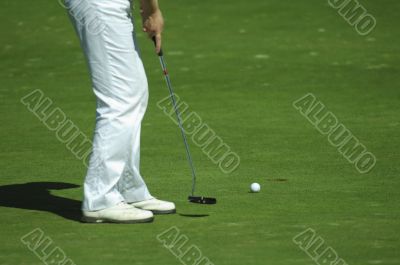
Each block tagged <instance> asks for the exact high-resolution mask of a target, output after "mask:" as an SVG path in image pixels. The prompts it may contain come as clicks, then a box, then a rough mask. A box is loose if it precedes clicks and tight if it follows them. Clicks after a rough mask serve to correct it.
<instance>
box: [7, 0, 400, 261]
mask: <svg viewBox="0 0 400 265" xmlns="http://www.w3.org/2000/svg"><path fill="white" fill-rule="evenodd" d="M360 3H362V4H363V5H364V6H365V7H366V8H367V10H368V11H369V12H370V13H371V14H373V15H374V16H375V18H376V19H377V27H376V29H375V30H374V31H373V32H372V34H370V35H369V36H366V37H362V36H359V35H358V34H357V32H356V31H355V30H354V29H353V28H352V27H351V26H350V25H348V24H347V23H346V22H345V21H344V19H343V18H342V17H340V16H339V15H338V14H337V12H336V11H335V10H333V9H332V8H331V7H329V6H328V4H327V1H317V0H309V1H305V0H301V1H281V0H271V1H261V0H258V1H248V2H246V1H239V0H234V1H229V2H224V1H222V2H221V1H210V0H203V1H193V0H190V1H188V0H185V1H184V0H177V1H161V7H162V9H163V11H164V16H165V18H166V30H165V34H164V49H165V52H166V60H167V63H168V66H169V70H170V74H171V77H172V81H173V84H174V86H175V89H176V92H177V94H178V95H179V96H180V97H181V98H182V99H183V100H184V101H186V102H187V103H189V105H190V107H191V109H192V110H193V111H195V112H197V113H198V114H199V115H200V116H201V117H202V119H203V120H204V121H205V122H206V123H207V124H208V125H209V126H210V127H211V128H213V129H214V130H215V131H216V132H217V134H218V135H219V136H220V137H221V138H222V139H223V140H224V141H225V142H226V143H227V144H228V145H229V146H230V147H231V148H232V150H233V151H235V152H237V153H238V154H239V156H240V158H241V164H240V167H239V168H238V170H236V171H234V172H233V173H231V174H229V175H226V174H223V173H222V172H221V171H220V170H219V168H218V167H217V166H215V165H214V164H213V163H211V161H210V160H209V159H208V158H207V157H206V156H205V155H204V154H203V153H202V152H201V150H200V149H199V148H197V147H195V146H194V145H193V144H192V151H193V156H194V161H195V165H196V167H197V169H198V175H199V185H198V190H199V193H202V194H204V195H210V196H216V197H217V198H218V200H219V203H218V204H217V205H215V206H201V205H192V204H189V203H187V202H186V201H185V198H186V196H187V194H188V191H189V190H190V173H189V170H188V168H187V164H186V161H185V156H184V150H183V146H182V143H181V139H180V135H179V132H178V128H177V127H176V126H175V125H174V124H173V123H172V122H171V121H170V120H169V119H168V118H167V117H166V116H165V115H164V114H163V113H162V111H161V110H159V109H158V107H157V106H156V103H157V101H159V100H160V99H162V98H164V97H165V96H166V95H167V90H166V88H165V85H164V81H163V79H162V75H161V71H160V69H159V65H158V60H157V58H156V56H155V55H154V54H153V47H152V45H151V42H149V41H147V40H146V38H145V36H144V35H143V34H139V39H140V43H141V50H142V53H143V58H144V63H145V67H146V71H147V75H148V79H149V85H150V102H149V107H148V111H147V114H146V117H145V120H144V122H143V131H142V157H141V170H142V173H143V175H144V176H145V177H146V182H147V183H148V186H149V187H150V190H151V192H152V193H153V194H154V195H156V196H158V197H160V198H165V199H169V200H173V201H174V202H176V204H177V207H178V212H179V213H180V214H182V215H179V214H176V215H169V216H157V217H156V219H155V222H154V223H152V224H148V225H87V224H81V223H79V222H77V221H76V220H71V219H68V218H64V217H62V216H60V215H59V214H56V213H57V212H59V213H60V212H64V211H65V209H63V206H65V205H63V204H57V203H55V202H57V201H58V200H55V199H54V198H53V199H52V198H51V197H50V196H44V197H45V198H43V196H42V195H40V194H39V193H37V192H34V191H33V190H32V191H31V190H23V191H21V189H20V190H19V192H17V190H15V192H13V193H12V194H11V195H10V194H8V193H7V194H8V195H5V194H6V193H5V191H7V188H6V187H4V186H5V185H12V184H23V183H29V182H64V183H71V184H77V185H81V184H82V181H83V177H84V175H85V167H84V166H83V164H82V163H81V161H79V160H77V159H75V158H74V156H73V155H72V154H71V153H70V152H69V151H68V150H67V149H66V148H65V146H64V145H63V144H61V143H60V142H59V141H58V140H57V139H56V138H55V135H54V133H53V132H50V131H48V130H47V128H46V127H45V126H44V125H43V124H41V123H40V121H39V120H38V119H37V118H36V117H35V116H34V115H33V114H32V113H30V112H29V111H28V110H27V108H26V107H25V106H23V105H22V104H21V103H20V98H21V97H23V96H24V95H26V94H27V93H29V92H30V91H33V90H35V89H41V90H42V91H43V92H44V93H45V95H46V96H48V97H50V98H51V99H52V100H53V101H54V104H55V106H58V107H60V108H61V109H62V110H63V111H64V112H65V113H66V114H67V115H68V116H69V118H71V120H73V121H74V122H75V123H76V124H77V125H78V126H79V128H81V130H82V131H83V132H84V133H85V134H87V135H91V133H92V130H93V126H94V115H95V113H94V108H95V102H94V96H93V94H92V92H91V89H90V82H89V79H88V76H87V70H86V66H85V62H84V59H83V55H82V53H81V50H80V47H79V45H78V42H77V38H76V36H75V34H74V32H73V29H72V27H71V25H70V23H69V21H68V18H67V16H66V14H65V11H64V10H63V9H62V8H61V7H60V6H59V4H58V3H57V1H44V0H35V1H34V2H31V3H28V4H27V3H25V2H24V1H21V0H14V1H10V0H3V1H2V2H1V3H0V16H1V17H2V23H1V24H0V29H1V33H2V36H1V39H2V41H1V43H0V84H1V85H0V101H1V104H0V111H1V115H0V124H1V130H0V139H1V142H0V168H1V171H0V185H1V187H0V190H1V193H0V207H1V208H0V209H1V212H0V213H1V218H0V226H1V234H0V238H1V246H0V264H3V265H5V264H13V265H23V264H30V265H34V264H43V263H42V262H41V261H40V260H39V259H38V258H37V257H36V256H35V255H34V254H33V253H32V252H30V251H29V250H28V248H27V247H26V246H24V245H23V244H22V243H21V242H20V238H21V236H23V235H24V234H26V233H28V232H30V231H31V230H33V229H34V228H37V227H39V228H41V229H42V230H43V231H44V232H45V234H46V235H47V236H49V237H51V238H52V239H53V240H54V242H55V245H56V246H59V247H60V248H62V249H63V250H64V251H65V253H66V254H67V256H68V257H69V258H71V259H72V260H73V261H74V262H75V263H76V264H77V265H82V264H84V265H94V264H96V265H99V264H107V265H108V264H116V265H122V264H146V265H152V264H163V265H170V264H179V263H180V262H179V260H178V259H177V258H175V257H174V256H173V255H172V254H171V253H170V252H169V251H168V250H167V249H166V248H164V247H163V246H162V244H161V243H160V242H158V241H157V239H156V236H157V235H158V234H159V233H161V232H163V231H164V230H166V229H167V228H170V227H171V226H177V227H178V228H179V229H180V231H181V233H182V234H184V235H186V236H187V237H188V238H189V243H190V244H194V245H196V246H198V247H199V248H200V249H201V251H202V253H203V254H204V255H205V256H207V257H208V258H209V259H210V260H211V261H212V262H213V263H214V264H215V265H224V264H225V265H236V264H252V265H256V264H257V265H258V264H260V265H261V264H274V265H292V264H293V265H295V264H296V265H297V264H299V265H300V264H313V261H312V260H311V259H310V258H309V257H308V256H307V255H306V254H305V253H304V252H302V251H301V250H300V249H299V248H298V246H296V245H295V244H294V243H293V242H292V238H293V237H294V236H295V235H296V234H298V233H300V232H302V231H303V230H305V229H306V228H309V227H310V228H312V229H315V230H316V231H317V234H318V235H319V236H321V237H322V238H323V239H324V240H325V242H326V245H327V246H331V247H332V248H334V249H335V250H336V252H337V253H338V255H339V256H340V257H341V258H343V259H344V260H345V261H346V262H347V263H348V264H349V265H364V264H399V263H400V255H399V252H398V249H399V247H400V239H399V236H398V235H399V234H400V222H399V220H400V215H399V203H400V195H399V193H400V192H399V190H400V185H399V179H398V177H399V174H400V166H399V160H400V154H399V149H400V141H399V140H400V139H399V138H400V137H399V131H400V112H399V105H400V86H399V82H400V76H399V74H398V73H399V70H400V69H399V59H400V48H399V45H398V43H399V41H400V37H399V35H398V34H397V32H398V29H397V27H398V24H399V22H400V19H399V16H398V10H399V8H400V2H398V1H395V0H382V1H372V0H362V1H360ZM179 52H181V53H183V54H181V55H179V54H180V53H179ZM169 53H170V54H169ZM260 54H261V55H268V57H267V58H256V55H260ZM306 93H313V94H315V95H316V96H317V97H318V99H319V100H321V101H322V102H323V103H324V104H325V105H326V106H327V107H328V109H329V110H330V111H332V112H333V113H334V114H335V115H336V116H337V117H338V119H339V120H340V122H342V123H344V124H345V125H346V127H347V128H348V129H350V131H351V132H352V133H353V134H354V135H355V136H356V137H357V138H358V139H360V141H361V142H362V143H363V144H364V145H365V146H366V147H367V148H368V150H369V151H371V152H372V153H373V154H374V155H375V156H376V157H377V164H376V167H375V168H374V169H373V170H372V171H371V172H370V173H368V174H360V173H358V172H357V170H356V169H355V168H354V166H353V165H351V164H349V163H348V162H347V161H346V159H345V158H343V157H342V156H341V155H340V154H339V153H338V151H337V150H336V149H335V148H334V147H332V146H331V145H330V144H329V143H328V141H327V138H326V137H325V136H322V135H321V134H320V133H319V132H318V131H317V130H316V129H315V128H313V126H312V125H311V124H310V123H309V122H308V121H307V120H306V119H305V118H304V117H302V116H301V115H300V113H299V112H298V111H296V110H295V109H294V108H293V106H292V102H293V101H294V100H296V99H298V98H300V97H301V96H303V95H304V94H306ZM273 179H286V181H272V180H273ZM252 182H259V183H260V184H261V186H262V190H261V192H260V193H258V194H251V193H248V188H249V185H250V184H251V183H252ZM8 191H10V190H8ZM11 191H14V190H11ZM50 192H51V194H52V195H53V196H58V197H64V198H67V199H66V200H65V201H66V205H72V204H74V203H73V202H75V204H76V203H77V201H76V200H79V201H80V200H81V198H82V188H81V187H78V188H71V189H63V190H52V191H50ZM7 196H8V197H7ZM10 196H12V197H11V201H10ZM6 197H7V198H8V200H7V199H5V198H6ZM61 201H64V200H62V199H61ZM14 202H15V203H14ZM38 202H40V203H42V204H45V205H48V206H47V208H52V209H53V210H52V211H50V212H48V211H43V210H40V208H39V206H38V205H39V204H40V203H38ZM75 204H74V205H75ZM13 205H14V207H13ZM28 205H29V207H28ZM35 205H36V206H35ZM17 206H18V207H17ZM26 208H30V209H26ZM67 212H68V210H67ZM185 214H186V215H190V214H207V215H208V216H206V217H202V218H194V217H188V216H184V215H185ZM378 262H380V263H378Z"/></svg>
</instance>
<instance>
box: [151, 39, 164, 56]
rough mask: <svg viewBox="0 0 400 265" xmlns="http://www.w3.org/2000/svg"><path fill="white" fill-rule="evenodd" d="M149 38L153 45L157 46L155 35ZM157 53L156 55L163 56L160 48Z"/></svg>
mask: <svg viewBox="0 0 400 265" xmlns="http://www.w3.org/2000/svg"><path fill="white" fill-rule="evenodd" d="M151 39H152V40H153V43H154V46H157V42H156V37H155V36H153V37H152V38H151ZM157 55H158V56H163V51H162V49H160V52H159V53H157Z"/></svg>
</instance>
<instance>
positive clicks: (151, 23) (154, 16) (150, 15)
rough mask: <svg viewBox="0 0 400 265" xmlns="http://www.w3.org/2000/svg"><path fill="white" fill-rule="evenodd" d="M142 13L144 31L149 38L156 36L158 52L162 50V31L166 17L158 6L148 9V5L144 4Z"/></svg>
mask: <svg viewBox="0 0 400 265" xmlns="http://www.w3.org/2000/svg"><path fill="white" fill-rule="evenodd" d="M149 11H150V12H149ZM140 13H141V14H142V21H143V31H144V32H146V33H147V34H148V35H149V38H153V37H155V39H156V52H157V53H159V52H160V50H161V33H162V31H163V29H164V18H163V16H162V14H161V11H160V9H158V8H157V9H154V10H146V6H143V7H142V9H141V10H140Z"/></svg>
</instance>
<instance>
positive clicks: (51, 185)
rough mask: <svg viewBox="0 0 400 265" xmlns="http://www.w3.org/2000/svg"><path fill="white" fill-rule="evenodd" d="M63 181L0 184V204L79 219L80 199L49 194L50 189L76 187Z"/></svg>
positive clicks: (74, 219)
mask: <svg viewBox="0 0 400 265" xmlns="http://www.w3.org/2000/svg"><path fill="white" fill-rule="evenodd" d="M78 187H79V185H76V184H71V183H64V182H29V183H24V184H12V185H4V186H0V206H3V207H10V208H19V209H29V210H36V211H44V212H50V213H54V214H57V215H59V216H61V217H64V218H66V219H69V220H73V221H80V216H81V212H80V208H81V201H78V200H73V199H68V198H64V197H59V196H56V195H53V194H50V191H51V190H63V189H72V188H78Z"/></svg>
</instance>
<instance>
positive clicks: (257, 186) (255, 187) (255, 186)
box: [250, 183, 261, 192]
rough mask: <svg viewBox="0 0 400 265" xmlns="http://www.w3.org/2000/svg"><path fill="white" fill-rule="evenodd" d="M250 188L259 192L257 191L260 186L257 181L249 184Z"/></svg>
mask: <svg viewBox="0 0 400 265" xmlns="http://www.w3.org/2000/svg"><path fill="white" fill-rule="evenodd" d="M250 190H251V191H252V192H259V191H260V190H261V186H260V184H258V183H253V184H251V186H250Z"/></svg>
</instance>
